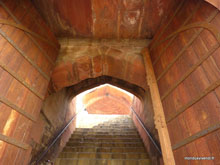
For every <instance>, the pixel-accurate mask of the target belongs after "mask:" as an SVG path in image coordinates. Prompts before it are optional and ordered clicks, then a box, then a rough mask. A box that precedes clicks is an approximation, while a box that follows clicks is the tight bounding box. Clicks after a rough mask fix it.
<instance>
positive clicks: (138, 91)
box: [65, 76, 148, 100]
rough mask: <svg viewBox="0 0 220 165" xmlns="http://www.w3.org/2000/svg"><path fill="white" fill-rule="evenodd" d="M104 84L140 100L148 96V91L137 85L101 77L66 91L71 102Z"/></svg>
mask: <svg viewBox="0 0 220 165" xmlns="http://www.w3.org/2000/svg"><path fill="white" fill-rule="evenodd" d="M103 84H110V85H113V86H116V87H118V88H121V89H123V90H125V91H127V92H129V93H131V94H133V95H135V96H136V97H138V98H139V99H140V100H143V98H144V97H145V94H146V89H143V88H141V87H139V86H137V85H135V84H132V83H129V82H127V81H124V80H122V79H118V78H114V77H111V76H99V77H96V78H89V79H86V80H82V81H81V82H79V83H77V84H75V85H72V86H70V87H67V88H65V89H66V91H67V96H68V99H69V100H71V99H72V98H74V97H75V96H77V95H78V94H80V93H82V92H84V91H86V90H89V89H92V88H94V87H97V86H99V85H103ZM147 90H148V89H147Z"/></svg>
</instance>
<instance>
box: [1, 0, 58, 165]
mask: <svg viewBox="0 0 220 165" xmlns="http://www.w3.org/2000/svg"><path fill="white" fill-rule="evenodd" d="M0 19H1V24H0V134H1V139H4V140H3V141H0V164H27V162H28V161H29V159H30V154H31V150H32V146H31V141H32V140H33V139H34V138H35V139H38V138H39V137H31V134H30V132H31V129H32V126H33V125H34V123H36V122H37V121H38V116H39V113H40V109H41V106H42V103H43V101H44V99H45V95H46V93H47V86H48V83H49V81H50V77H51V72H52V70H53V67H54V63H55V60H56V57H57V55H58V50H59V44H58V42H57V41H56V39H55V37H54V36H53V34H52V33H51V32H50V30H49V28H48V27H47V26H46V24H45V23H44V22H43V20H42V19H41V17H40V15H39V14H38V12H37V11H36V10H35V8H34V7H33V5H32V4H31V2H30V1H28V0H24V1H13V0H7V1H4V0H3V1H1V2H0ZM8 24H10V25H8ZM11 25H12V26H11ZM15 26H17V27H15ZM24 27H25V28H28V29H29V31H28V30H27V29H25V28H24ZM30 31H31V32H30ZM42 38H44V39H42ZM36 136H37V135H36ZM6 141H7V142H6Z"/></svg>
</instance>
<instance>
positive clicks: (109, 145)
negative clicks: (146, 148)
mask: <svg viewBox="0 0 220 165" xmlns="http://www.w3.org/2000/svg"><path fill="white" fill-rule="evenodd" d="M66 146H72V147H80V146H81V147H82V146H87V147H142V146H143V143H140V142H139V143H128V142H126V143H102V142H96V143H94V142H92V143H88V142H87V143H80V142H76V143H72V142H68V143H67V145H66Z"/></svg>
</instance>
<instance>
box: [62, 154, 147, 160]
mask: <svg viewBox="0 0 220 165" xmlns="http://www.w3.org/2000/svg"><path fill="white" fill-rule="evenodd" d="M59 158H79V159H81V158H90V159H148V158H149V157H148V155H147V154H146V153H107V152H104V153H102V152H99V153H95V152H62V153H61V154H60V155H59Z"/></svg>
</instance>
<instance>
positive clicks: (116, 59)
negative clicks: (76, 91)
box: [52, 40, 147, 91]
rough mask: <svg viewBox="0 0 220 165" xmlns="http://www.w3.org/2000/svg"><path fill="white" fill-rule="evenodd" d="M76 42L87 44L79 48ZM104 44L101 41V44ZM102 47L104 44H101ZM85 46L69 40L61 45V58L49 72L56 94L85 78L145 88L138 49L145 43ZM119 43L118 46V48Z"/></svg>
mask: <svg viewBox="0 0 220 165" xmlns="http://www.w3.org/2000/svg"><path fill="white" fill-rule="evenodd" d="M78 42H86V43H85V45H82V46H78V45H77V44H78ZM103 42H104V41H103ZM102 44H104V45H102ZM117 44H119V46H117V47H116V46H115V44H114V42H113V41H111V42H110V43H96V42H95V43H91V44H90V43H88V42H87V41H84V40H83V41H81V40H80V41H78V40H77V41H72V42H71V44H70V43H69V42H68V44H65V43H61V45H62V46H61V50H60V55H59V58H58V60H57V64H56V66H55V69H54V71H53V73H52V82H53V86H54V88H55V90H56V91H58V90H60V89H62V88H64V87H69V86H72V85H75V84H77V83H79V82H81V81H82V80H85V79H88V78H96V77H99V76H110V77H114V78H118V79H121V80H124V81H126V82H129V83H132V84H135V85H137V86H139V87H141V88H143V89H146V88H147V83H146V74H145V68H144V63H143V59H142V55H141V50H142V49H143V47H145V46H146V45H147V44H146V43H145V42H143V43H142V44H141V45H140V44H138V43H136V41H135V42H132V43H129V44H130V45H128V44H127V43H126V42H121V43H120V42H119V43H117ZM120 44H121V45H120Z"/></svg>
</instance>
